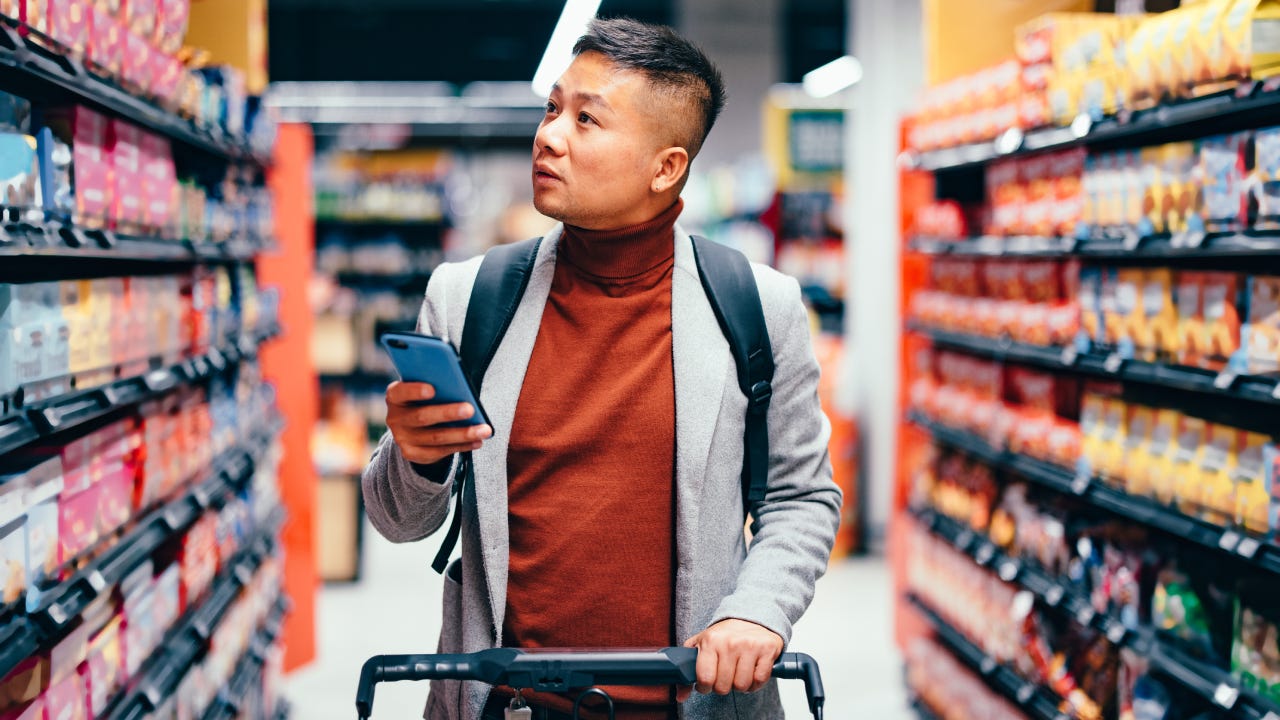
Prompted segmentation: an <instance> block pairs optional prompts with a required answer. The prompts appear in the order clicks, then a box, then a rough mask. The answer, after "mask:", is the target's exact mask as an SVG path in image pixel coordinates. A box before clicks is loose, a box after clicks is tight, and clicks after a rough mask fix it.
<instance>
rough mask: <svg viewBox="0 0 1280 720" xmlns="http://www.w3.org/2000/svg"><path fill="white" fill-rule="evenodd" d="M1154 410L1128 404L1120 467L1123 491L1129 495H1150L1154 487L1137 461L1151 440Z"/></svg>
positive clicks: (1149, 477)
mask: <svg viewBox="0 0 1280 720" xmlns="http://www.w3.org/2000/svg"><path fill="white" fill-rule="evenodd" d="M1155 419H1156V411H1155V410H1153V409H1152V408H1149V407H1146V406H1145V405H1130V406H1129V409H1128V418H1127V420H1126V428H1125V438H1124V445H1125V448H1124V449H1125V453H1124V461H1123V466H1122V468H1121V470H1122V473H1123V475H1124V480H1125V491H1126V492H1128V493H1129V494H1130V495H1137V496H1141V497H1150V496H1152V494H1153V490H1154V488H1153V487H1152V486H1151V476H1150V475H1149V474H1148V473H1147V472H1146V471H1145V470H1146V469H1145V468H1144V467H1143V466H1142V465H1141V463H1139V462H1138V458H1141V457H1143V456H1145V455H1146V454H1147V446H1148V445H1149V444H1150V442H1151V431H1152V429H1153V427H1154V425H1155Z"/></svg>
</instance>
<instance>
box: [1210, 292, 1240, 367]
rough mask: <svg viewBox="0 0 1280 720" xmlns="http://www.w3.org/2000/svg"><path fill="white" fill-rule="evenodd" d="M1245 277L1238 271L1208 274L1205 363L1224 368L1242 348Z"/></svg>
mask: <svg viewBox="0 0 1280 720" xmlns="http://www.w3.org/2000/svg"><path fill="white" fill-rule="evenodd" d="M1241 287H1242V281H1241V277H1240V276H1239V275H1237V274H1235V273H1227V272H1211V273H1205V275H1204V296H1203V301H1204V325H1205V335H1206V338H1205V347H1206V352H1205V358H1206V360H1205V362H1204V363H1203V364H1202V366H1203V367H1207V368H1209V369H1211V370H1221V369H1223V368H1224V367H1226V364H1227V362H1228V361H1229V360H1230V359H1231V357H1232V355H1234V354H1235V353H1236V351H1237V350H1239V349H1240V325H1241V322H1240V317H1241V313H1240V306H1241V302H1240V291H1241Z"/></svg>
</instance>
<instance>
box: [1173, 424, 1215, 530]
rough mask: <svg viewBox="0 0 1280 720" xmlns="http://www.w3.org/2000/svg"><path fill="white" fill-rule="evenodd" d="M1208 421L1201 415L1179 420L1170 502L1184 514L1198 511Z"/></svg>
mask: <svg viewBox="0 0 1280 720" xmlns="http://www.w3.org/2000/svg"><path fill="white" fill-rule="evenodd" d="M1208 433H1209V424H1208V423H1206V422H1205V421H1204V419H1202V418H1198V417H1192V416H1190V415H1183V416H1182V419H1181V421H1180V422H1179V423H1178V436H1177V449H1176V450H1175V451H1174V454H1173V467H1172V470H1173V475H1174V487H1173V502H1174V504H1175V505H1177V506H1178V508H1179V509H1180V510H1182V511H1183V512H1185V513H1188V514H1193V513H1195V512H1196V510H1197V501H1198V499H1199V497H1200V491H1201V473H1200V471H1199V468H1200V467H1202V466H1203V465H1204V453H1205V441H1206V440H1207V439H1208Z"/></svg>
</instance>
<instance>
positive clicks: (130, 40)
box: [121, 31, 152, 95]
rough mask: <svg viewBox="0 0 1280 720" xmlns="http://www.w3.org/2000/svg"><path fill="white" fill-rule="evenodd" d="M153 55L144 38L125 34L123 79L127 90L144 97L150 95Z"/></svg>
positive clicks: (122, 66)
mask: <svg viewBox="0 0 1280 720" xmlns="http://www.w3.org/2000/svg"><path fill="white" fill-rule="evenodd" d="M151 53H152V50H151V46H150V45H149V44H147V41H146V40H145V39H144V38H143V37H142V36H140V35H138V34H137V33H134V32H128V31H126V32H125V34H124V58H123V61H122V62H121V78H122V79H123V80H124V85H125V87H126V88H128V89H130V90H132V91H134V92H138V93H142V94H144V95H147V94H150V92H149V91H150V89H151V77H150V71H151Z"/></svg>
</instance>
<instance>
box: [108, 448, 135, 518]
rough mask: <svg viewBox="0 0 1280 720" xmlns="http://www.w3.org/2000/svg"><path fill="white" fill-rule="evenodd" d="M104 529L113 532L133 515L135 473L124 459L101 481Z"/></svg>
mask: <svg viewBox="0 0 1280 720" xmlns="http://www.w3.org/2000/svg"><path fill="white" fill-rule="evenodd" d="M101 494H102V498H101V503H102V515H101V520H102V531H103V532H104V533H110V532H113V531H115V530H117V529H119V528H121V527H123V526H124V524H125V523H127V522H129V519H130V518H131V517H133V502H132V501H133V474H132V473H131V472H130V468H129V466H127V465H125V464H124V461H123V460H120V461H117V464H116V467H115V469H114V471H113V472H110V473H108V474H107V476H106V477H104V478H103V480H102V483H101Z"/></svg>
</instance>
